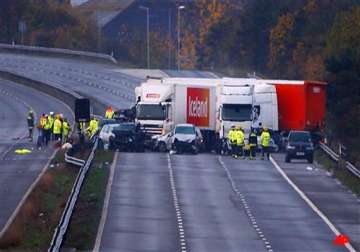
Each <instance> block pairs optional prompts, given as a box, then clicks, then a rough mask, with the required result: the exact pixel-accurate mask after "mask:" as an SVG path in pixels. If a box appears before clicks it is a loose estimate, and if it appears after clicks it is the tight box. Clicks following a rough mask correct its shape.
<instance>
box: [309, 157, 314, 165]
mask: <svg viewBox="0 0 360 252" xmlns="http://www.w3.org/2000/svg"><path fill="white" fill-rule="evenodd" d="M307 161H308V162H309V163H310V164H312V163H314V157H313V156H311V157H308V159H307Z"/></svg>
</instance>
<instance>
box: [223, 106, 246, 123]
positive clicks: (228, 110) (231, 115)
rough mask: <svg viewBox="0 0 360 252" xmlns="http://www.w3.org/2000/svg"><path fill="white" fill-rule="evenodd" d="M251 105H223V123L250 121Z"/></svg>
mask: <svg viewBox="0 0 360 252" xmlns="http://www.w3.org/2000/svg"><path fill="white" fill-rule="evenodd" d="M251 112H252V106H251V104H224V105H223V107H222V119H223V120H225V121H237V122H240V121H251Z"/></svg>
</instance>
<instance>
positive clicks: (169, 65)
mask: <svg viewBox="0 0 360 252" xmlns="http://www.w3.org/2000/svg"><path fill="white" fill-rule="evenodd" d="M168 11H169V13H168V14H169V16H168V19H169V20H168V25H169V27H168V32H169V34H168V36H169V41H168V43H169V55H168V68H169V69H171V42H172V39H171V38H172V36H171V9H169V10H168Z"/></svg>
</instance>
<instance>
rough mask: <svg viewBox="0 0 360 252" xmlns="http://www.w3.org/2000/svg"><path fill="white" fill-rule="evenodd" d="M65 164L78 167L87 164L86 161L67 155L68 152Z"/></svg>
mask: <svg viewBox="0 0 360 252" xmlns="http://www.w3.org/2000/svg"><path fill="white" fill-rule="evenodd" d="M65 162H66V163H69V164H73V165H77V166H84V165H85V163H86V161H85V160H83V159H79V158H75V157H73V156H70V155H68V154H67V152H65Z"/></svg>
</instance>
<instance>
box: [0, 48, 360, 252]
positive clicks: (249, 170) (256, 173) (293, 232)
mask: <svg viewBox="0 0 360 252" xmlns="http://www.w3.org/2000/svg"><path fill="white" fill-rule="evenodd" d="M0 69H7V70H11V71H14V72H17V73H20V74H22V75H25V76H30V77H32V78H35V79H38V80H40V81H45V82H49V83H50V82H56V83H57V84H61V85H64V86H66V87H69V88H72V89H73V90H75V91H77V92H80V93H82V94H83V95H87V96H91V97H96V98H97V99H99V100H100V101H102V102H104V103H105V104H110V105H113V106H114V107H117V108H122V107H124V106H129V105H131V104H132V103H133V101H134V98H133V94H134V87H135V86H137V85H139V83H140V82H141V81H142V80H143V77H144V76H145V75H146V74H147V73H148V72H147V71H146V70H126V69H119V68H117V67H114V66H111V65H107V64H96V63H86V62H80V61H75V60H65V59H51V58H41V57H29V56H19V55H10V54H0ZM157 73H160V72H159V71H158V72H157ZM161 74H164V75H169V74H171V71H161ZM183 74H184V76H188V75H187V74H188V73H183ZM195 76H202V73H196V74H195ZM7 102H8V103H9V102H10V101H7ZM7 106H8V107H14V106H15V105H14V104H10V105H7ZM15 107H16V106H15ZM17 113H20V112H17ZM7 127H8V128H9V127H11V126H7ZM17 130H18V131H19V132H21V130H20V129H17ZM274 157H275V159H276V160H278V162H279V165H280V166H281V167H283V169H284V171H285V172H286V173H289V177H290V178H292V179H293V180H294V181H295V183H296V184H297V185H298V186H299V188H300V189H301V190H303V191H304V193H305V194H307V195H308V197H309V198H311V199H312V200H313V202H314V203H315V204H316V205H317V206H318V208H319V209H320V210H321V211H323V212H324V213H325V214H326V215H327V216H328V217H329V219H330V221H332V222H333V224H335V226H336V227H337V228H338V229H339V230H340V231H341V232H343V233H344V234H346V235H348V236H349V237H350V239H351V241H352V242H353V243H354V245H357V246H358V244H359V239H360V238H359V235H358V233H359V232H358V231H359V228H360V226H359V217H358V216H359V215H358V213H359V209H360V205H359V201H358V199H357V198H355V197H353V196H352V194H351V193H349V192H348V191H346V190H345V189H344V188H342V187H341V186H340V185H338V184H337V183H336V180H334V179H332V178H329V177H327V176H326V174H325V173H321V175H319V176H318V175H317V174H316V173H312V174H311V175H309V172H310V170H308V169H307V166H308V165H307V164H306V163H296V164H284V163H283V162H282V159H283V157H282V156H281V155H280V156H277V155H275V156H274ZM319 169H320V168H319ZM324 174H325V175H324ZM1 199H2V198H1ZM334 239H335V234H334V233H332V231H331V230H330V228H329V227H328V226H327V225H326V224H325V223H324V222H323V221H322V219H321V218H320V217H319V216H318V215H317V214H316V213H315V212H314V211H313V210H312V209H311V208H310V207H309V206H308V205H307V204H306V203H305V201H304V200H303V199H301V197H300V196H299V195H298V194H297V193H296V192H295V191H294V189H293V188H292V187H291V186H290V185H289V184H288V183H287V182H286V181H285V180H284V178H283V177H282V176H281V175H280V173H279V172H278V171H277V170H276V169H275V167H274V166H273V165H272V164H271V163H270V162H269V161H260V160H257V161H247V160H235V159H232V158H230V157H222V158H221V159H219V157H218V156H216V155H210V154H200V155H197V156H193V155H171V156H170V157H169V156H168V154H159V153H144V154H143V153H141V154H139V153H121V154H120V155H119V159H118V163H117V166H116V170H115V176H114V182H113V186H112V191H111V198H110V202H109V208H108V216H107V220H106V223H105V229H104V233H103V235H102V240H101V244H100V245H101V246H100V248H101V251H185V250H186V251H200V252H202V251H254V252H255V251H256V252H257V251H268V252H270V251H286V252H287V251H302V252H303V251H304V252H310V251H311V252H313V251H314V252H317V251H319V252H320V251H321V252H323V251H326V252H332V251H347V250H346V249H345V248H344V247H336V246H334V245H333V243H332V241H333V240H334ZM184 248H185V250H184ZM357 249H358V250H359V247H357Z"/></svg>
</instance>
